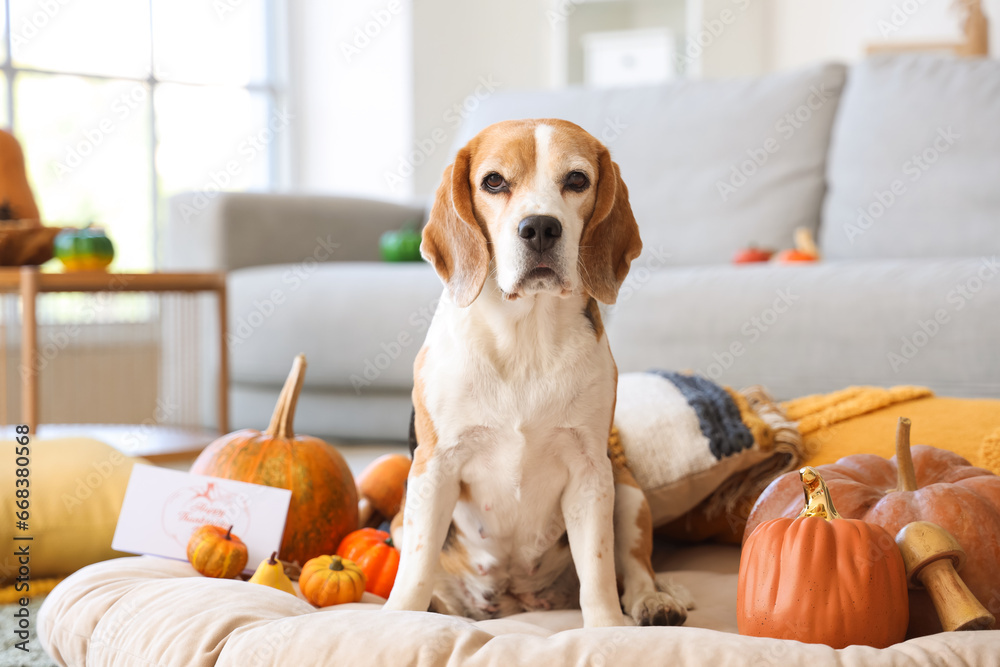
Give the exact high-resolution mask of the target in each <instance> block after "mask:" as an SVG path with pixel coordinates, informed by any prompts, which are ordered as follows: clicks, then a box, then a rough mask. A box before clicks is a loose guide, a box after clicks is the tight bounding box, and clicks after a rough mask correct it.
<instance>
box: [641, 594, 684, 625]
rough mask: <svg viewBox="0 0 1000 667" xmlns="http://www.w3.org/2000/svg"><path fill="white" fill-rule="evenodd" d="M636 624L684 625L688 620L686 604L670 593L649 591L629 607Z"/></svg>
mask: <svg viewBox="0 0 1000 667" xmlns="http://www.w3.org/2000/svg"><path fill="white" fill-rule="evenodd" d="M629 616H631V617H632V620H633V621H635V623H636V625H683V624H684V621H686V620H687V609H686V607H685V604H684V603H683V602H682V601H680V600H677V599H676V598H674V597H673V596H672V595H670V594H669V593H660V592H657V593H649V594H647V595H645V596H643V597H640V598H639V599H638V600H636V602H635V603H633V605H632V608H631V609H629Z"/></svg>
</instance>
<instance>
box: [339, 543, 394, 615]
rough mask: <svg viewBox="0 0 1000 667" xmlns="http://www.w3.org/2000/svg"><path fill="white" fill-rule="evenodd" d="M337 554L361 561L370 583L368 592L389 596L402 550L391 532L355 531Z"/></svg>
mask: <svg viewBox="0 0 1000 667" xmlns="http://www.w3.org/2000/svg"><path fill="white" fill-rule="evenodd" d="M337 555H338V556H343V557H344V558H347V559H350V560H352V561H354V562H355V563H357V564H358V567H360V568H361V571H362V572H364V573H365V579H366V580H367V582H368V583H367V584H365V590H366V591H368V592H369V593H374V594H375V595H378V596H380V597H383V598H386V599H388V598H389V593H390V592H391V591H392V584H393V583H394V582H395V581H396V571H397V570H399V549H397V548H396V547H395V546H394V545H393V543H392V537H390V535H389V533H387V532H385V531H384V530H375V529H374V528H362V529H361V530H356V531H354V532H353V533H351V534H350V535H348V536H347V537H345V538H344V541H343V542H341V543H340V546H339V547H337Z"/></svg>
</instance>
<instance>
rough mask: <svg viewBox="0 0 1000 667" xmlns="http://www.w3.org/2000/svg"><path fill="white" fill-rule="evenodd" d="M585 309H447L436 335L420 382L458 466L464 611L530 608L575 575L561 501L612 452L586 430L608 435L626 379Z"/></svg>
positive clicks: (545, 303)
mask: <svg viewBox="0 0 1000 667" xmlns="http://www.w3.org/2000/svg"><path fill="white" fill-rule="evenodd" d="M486 289H487V290H488V289H490V284H489V283H487V287H486ZM586 305H587V304H586V301H585V300H584V299H583V298H582V297H571V298H560V297H555V296H549V295H541V296H536V297H531V298H528V299H521V300H518V301H514V302H503V301H501V300H499V299H490V298H483V297H480V299H478V300H477V301H476V303H474V304H473V305H472V306H471V307H469V308H466V309H458V308H455V307H454V306H452V305H451V304H449V303H447V302H443V303H442V305H441V309H440V310H439V311H438V313H437V314H436V316H435V320H434V323H433V324H432V326H431V328H430V330H429V332H428V336H427V342H426V348H427V351H426V357H425V362H424V366H423V369H422V375H423V377H422V378H421V379H422V381H423V386H424V387H425V388H426V389H425V400H426V404H427V411H428V413H429V414H430V415H431V416H432V418H433V422H434V428H435V430H436V432H437V439H438V442H437V445H436V448H437V451H436V452H435V455H436V456H444V457H447V458H448V459H449V460H451V461H454V465H456V466H458V467H459V470H458V477H459V479H460V480H461V489H462V491H461V494H460V496H459V502H458V504H457V505H456V508H455V511H454V514H453V517H452V520H453V523H454V526H455V528H456V529H457V530H456V531H455V535H454V539H457V540H458V541H459V542H460V548H461V550H462V551H463V553H464V554H465V555H466V557H467V558H468V561H469V563H468V564H469V568H470V572H469V573H468V576H465V577H463V584H462V586H460V587H457V589H456V590H459V589H460V590H461V593H462V594H463V595H464V597H465V598H466V599H465V601H464V604H463V609H461V610H455V611H461V612H463V613H469V612H472V613H473V614H475V611H476V609H475V607H478V608H479V609H480V610H482V609H486V608H489V607H490V606H491V605H495V604H496V600H497V597H498V596H504V595H507V596H509V595H514V596H524V600H527V602H526V603H525V604H526V605H527V606H529V607H530V606H531V600H533V598H532V594H533V593H535V592H537V591H541V590H543V589H550V588H551V585H552V583H553V582H554V581H555V580H556V579H558V578H559V577H560V576H562V575H563V574H564V573H565V571H566V570H567V568H569V569H572V568H570V567H569V566H570V565H571V562H572V561H571V559H570V555H569V549H568V548H567V545H566V542H565V538H564V535H565V523H564V519H563V511H562V508H561V505H560V502H561V499H562V494H563V491H564V489H565V488H566V485H567V483H568V482H569V477H570V474H571V473H570V471H571V470H572V469H573V467H574V464H576V463H578V461H579V460H580V459H583V458H585V457H586V458H591V459H592V458H594V457H595V455H596V458H598V459H600V457H601V456H602V455H603V451H597V452H593V451H588V450H589V449H594V448H598V449H600V448H603V447H605V446H606V441H605V440H602V439H601V438H597V439H593V438H590V439H585V438H582V437H581V434H582V433H607V430H608V427H609V425H610V422H611V415H612V410H613V401H614V391H615V390H614V387H615V373H616V371H615V367H614V362H613V360H612V358H611V354H610V351H609V349H608V345H607V340H606V339H605V338H604V337H603V335H601V336H600V337H599V336H598V335H597V333H596V332H599V331H600V328H599V325H595V324H594V323H593V322H592V321H591V320H589V319H588V318H587V317H586V316H585V314H584V311H585V308H586ZM605 460H606V459H605ZM609 465H610V463H609ZM446 588H447V587H446ZM554 594H557V595H561V594H563V593H562V592H559V591H554ZM524 600H522V601H524ZM454 603H455V602H454V601H453V603H452V604H454ZM543 604H544V603H543Z"/></svg>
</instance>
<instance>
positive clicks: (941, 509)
mask: <svg viewBox="0 0 1000 667" xmlns="http://www.w3.org/2000/svg"><path fill="white" fill-rule="evenodd" d="M817 470H819V471H820V473H821V474H822V475H823V478H824V479H825V480H826V483H827V484H828V485H829V487H830V491H831V492H832V493H833V494H834V495H835V496H836V498H837V507H838V509H839V510H840V513H841V514H842V515H843V516H845V517H848V518H852V519H862V520H864V521H867V522H868V523H873V524H876V525H879V526H881V527H883V528H885V530H886V531H888V532H889V533H890V534H892V535H895V534H897V533H898V532H899V531H900V530H901V529H902V528H903V526H905V525H906V524H909V523H913V522H914V521H929V522H931V523H935V524H937V525H939V526H941V527H942V528H944V529H945V530H946V531H948V532H949V533H951V534H952V535H953V536H954V537H955V539H956V540H958V543H959V544H960V545H961V546H962V548H963V549H964V550H965V552H966V555H967V558H968V560H967V561H966V564H965V567H964V568H963V569H962V579H963V580H965V583H966V584H967V585H968V587H969V590H971V591H972V593H973V594H974V595H975V596H976V598H977V599H978V600H979V601H980V602H981V603H982V604H983V605H984V606H986V607H987V608H988V609H989V608H991V605H992V610H996V608H997V599H996V598H995V597H994V595H995V593H996V591H998V590H1000V567H998V566H997V563H1000V477H997V476H996V475H994V474H993V473H991V472H989V471H987V470H983V469H982V468H976V467H973V466H972V465H971V464H970V463H969V462H968V461H966V460H965V459H963V458H962V457H961V456H959V455H957V454H955V453H953V452H949V451H946V450H943V449H937V448H935V447H927V446H924V445H917V446H915V447H913V449H912V452H911V449H910V421H909V420H908V419H900V423H899V427H898V430H897V433H896V456H895V457H893V458H892V459H890V460H886V459H884V458H882V457H880V456H875V455H872V454H856V455H853V456H847V457H844V458H842V459H840V460H839V461H837V462H836V463H829V464H826V465H821V466H817ZM799 493H800V491H799V485H798V481H797V480H796V478H795V476H794V475H793V474H790V473H789V474H785V475H783V476H781V477H779V478H778V479H776V480H775V481H774V482H772V483H771V485H770V486H768V487H767V489H766V490H765V491H764V493H763V494H761V497H760V498H759V499H758V500H757V503H756V504H755V505H754V508H753V510H752V511H751V512H750V517H749V518H748V519H747V528H746V532H745V533H744V539H746V538H747V536H748V535H751V534H752V532H753V530H754V528H755V526H757V525H758V524H761V523H762V522H764V521H767V520H769V519H773V518H776V517H790V516H795V514H796V513H797V512H798V506H799V503H798V501H797V499H798V498H799ZM940 631H941V624H940V621H939V620H938V616H937V612H936V611H935V610H934V605H933V603H932V602H931V600H930V597H929V596H928V595H927V593H926V591H922V590H914V591H911V592H910V627H909V630H908V632H907V636H908V637H919V636H922V635H927V634H932V633H936V632H940Z"/></svg>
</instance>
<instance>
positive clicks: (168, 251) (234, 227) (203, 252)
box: [163, 192, 425, 271]
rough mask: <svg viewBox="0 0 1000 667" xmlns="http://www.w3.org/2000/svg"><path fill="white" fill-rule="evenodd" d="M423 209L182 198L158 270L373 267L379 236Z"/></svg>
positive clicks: (322, 200)
mask: <svg viewBox="0 0 1000 667" xmlns="http://www.w3.org/2000/svg"><path fill="white" fill-rule="evenodd" d="M424 217H425V210H424V208H423V206H418V205H407V204H397V203H392V202H386V201H379V200H375V199H364V198H352V197H333V196H305V195H283V194H257V193H242V192H232V193H228V192H227V193H222V194H218V195H217V196H216V197H215V198H214V199H211V200H207V199H206V197H205V195H204V194H203V193H199V192H189V193H184V194H179V195H176V196H174V197H172V198H171V199H170V204H169V215H168V219H167V225H166V230H165V234H164V244H163V248H164V252H163V265H164V268H167V269H174V270H188V271H206V270H210V271H217V270H225V271H231V270H233V269H239V268H242V267H246V266H261V265H265V264H291V263H297V262H303V261H311V260H317V261H375V260H378V259H379V252H378V240H379V236H381V235H382V233H383V232H386V231H388V230H392V229H399V228H400V227H402V226H404V225H405V224H406V223H407V222H410V221H417V222H418V223H419V222H421V221H423V219H424Z"/></svg>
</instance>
